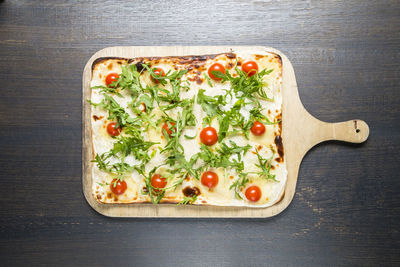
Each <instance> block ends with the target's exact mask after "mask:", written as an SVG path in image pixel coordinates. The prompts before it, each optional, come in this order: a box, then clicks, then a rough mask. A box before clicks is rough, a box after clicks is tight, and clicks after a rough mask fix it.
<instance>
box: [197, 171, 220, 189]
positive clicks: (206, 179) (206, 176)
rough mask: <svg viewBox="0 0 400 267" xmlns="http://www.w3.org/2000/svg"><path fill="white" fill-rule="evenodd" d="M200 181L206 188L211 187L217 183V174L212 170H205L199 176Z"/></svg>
mask: <svg viewBox="0 0 400 267" xmlns="http://www.w3.org/2000/svg"><path fill="white" fill-rule="evenodd" d="M201 183H202V184H203V185H205V186H207V187H208V188H213V187H215V186H216V185H217V184H218V175H217V174H216V173H215V172H212V171H206V172H205V173H203V175H202V176H201Z"/></svg>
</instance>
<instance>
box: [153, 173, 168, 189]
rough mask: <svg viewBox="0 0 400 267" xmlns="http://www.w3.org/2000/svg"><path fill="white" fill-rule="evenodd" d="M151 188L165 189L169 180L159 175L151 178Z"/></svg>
mask: <svg viewBox="0 0 400 267" xmlns="http://www.w3.org/2000/svg"><path fill="white" fill-rule="evenodd" d="M150 182H151V186H153V187H154V188H156V189H157V188H164V187H165V186H166V185H167V178H164V177H161V175H159V174H158V173H156V174H154V175H153V177H151V181H150Z"/></svg>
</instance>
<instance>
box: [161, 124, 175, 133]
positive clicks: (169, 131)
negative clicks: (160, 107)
mask: <svg viewBox="0 0 400 267" xmlns="http://www.w3.org/2000/svg"><path fill="white" fill-rule="evenodd" d="M168 124H169V125H171V126H170V127H171V129H170V127H168ZM174 125H175V122H172V121H170V122H166V123H164V125H163V126H162V129H161V133H162V134H164V130H165V131H166V132H167V134H168V135H169V137H171V135H172V132H175V131H176V127H174Z"/></svg>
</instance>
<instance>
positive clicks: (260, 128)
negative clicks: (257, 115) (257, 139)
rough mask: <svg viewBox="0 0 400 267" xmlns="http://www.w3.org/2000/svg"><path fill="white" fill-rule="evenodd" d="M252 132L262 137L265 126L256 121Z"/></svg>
mask: <svg viewBox="0 0 400 267" xmlns="http://www.w3.org/2000/svg"><path fill="white" fill-rule="evenodd" d="M250 130H251V132H252V133H253V134H254V135H256V136H260V135H263V134H264V133H265V126H264V124H262V123H261V122H259V121H254V122H253V126H251V128H250Z"/></svg>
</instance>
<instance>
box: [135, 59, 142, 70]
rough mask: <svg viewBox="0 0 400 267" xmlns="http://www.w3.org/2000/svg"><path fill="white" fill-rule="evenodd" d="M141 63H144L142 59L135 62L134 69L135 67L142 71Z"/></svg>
mask: <svg viewBox="0 0 400 267" xmlns="http://www.w3.org/2000/svg"><path fill="white" fill-rule="evenodd" d="M143 64H144V62H143V61H140V62H137V63H135V66H136V69H137V71H138V72H142V71H143V69H144V67H143Z"/></svg>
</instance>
